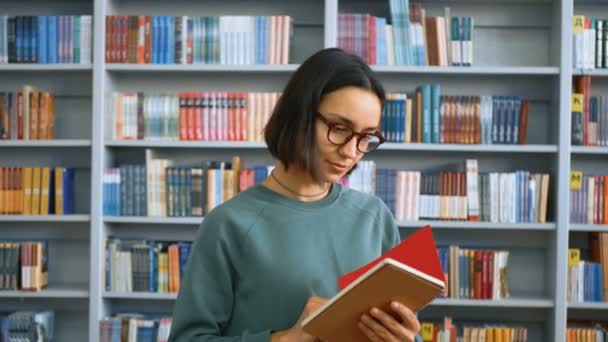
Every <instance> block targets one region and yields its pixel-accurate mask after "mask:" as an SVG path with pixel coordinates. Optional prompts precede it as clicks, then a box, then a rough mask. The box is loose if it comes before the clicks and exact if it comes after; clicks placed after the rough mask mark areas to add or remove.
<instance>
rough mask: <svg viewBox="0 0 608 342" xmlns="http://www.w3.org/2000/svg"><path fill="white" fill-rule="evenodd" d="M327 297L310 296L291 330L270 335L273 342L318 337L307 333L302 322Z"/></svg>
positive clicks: (308, 340)
mask: <svg viewBox="0 0 608 342" xmlns="http://www.w3.org/2000/svg"><path fill="white" fill-rule="evenodd" d="M326 301H327V299H325V298H321V297H316V296H315V297H310V298H308V302H306V305H305V306H304V310H302V314H300V318H299V319H298V321H297V322H296V324H294V325H293V327H291V328H290V329H289V330H284V331H279V332H276V333H273V334H272V335H271V336H270V341H271V342H314V341H316V340H317V339H316V338H315V337H314V336H312V335H309V334H307V333H305V332H304V331H303V330H302V327H301V326H300V324H301V323H302V321H303V320H304V319H306V317H308V316H309V315H310V314H311V313H313V312H315V311H316V310H317V309H318V308H319V307H321V306H322V305H323V304H325V302H326Z"/></svg>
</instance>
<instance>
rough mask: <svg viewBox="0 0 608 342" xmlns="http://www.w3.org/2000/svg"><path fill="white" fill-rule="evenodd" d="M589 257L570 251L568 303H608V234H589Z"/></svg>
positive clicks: (575, 250)
mask: <svg viewBox="0 0 608 342" xmlns="http://www.w3.org/2000/svg"><path fill="white" fill-rule="evenodd" d="M585 251H588V255H586V256H585V258H584V259H586V260H582V259H583V258H582V257H581V255H582V254H581V249H580V248H570V249H569V250H568V301H569V302H570V303H579V302H608V233H602V232H592V233H589V246H588V249H586V250H585Z"/></svg>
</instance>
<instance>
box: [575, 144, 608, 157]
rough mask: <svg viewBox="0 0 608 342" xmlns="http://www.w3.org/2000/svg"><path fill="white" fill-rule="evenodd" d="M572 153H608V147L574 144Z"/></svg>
mask: <svg viewBox="0 0 608 342" xmlns="http://www.w3.org/2000/svg"><path fill="white" fill-rule="evenodd" d="M571 151H572V154H604V155H608V147H602V146H600V147H595V146H589V147H588V146H572V147H571Z"/></svg>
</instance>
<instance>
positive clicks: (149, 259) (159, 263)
mask: <svg viewBox="0 0 608 342" xmlns="http://www.w3.org/2000/svg"><path fill="white" fill-rule="evenodd" d="M191 248H192V243H191V242H183V241H181V242H158V241H149V240H146V241H144V240H124V239H118V238H108V239H107V241H106V247H105V263H106V265H105V284H104V285H105V289H106V291H116V292H155V293H177V292H179V288H180V283H181V279H182V277H183V275H184V268H185V267H186V262H187V261H188V256H189V255H190V250H191Z"/></svg>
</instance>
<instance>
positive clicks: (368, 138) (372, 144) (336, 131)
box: [317, 112, 384, 153]
mask: <svg viewBox="0 0 608 342" xmlns="http://www.w3.org/2000/svg"><path fill="white" fill-rule="evenodd" d="M317 118H319V120H321V122H323V123H324V124H325V125H327V128H328V129H327V140H329V142H330V143H332V144H334V145H340V146H341V145H346V144H348V142H349V141H350V140H351V139H352V138H353V137H354V136H355V135H356V136H357V150H358V151H359V152H361V153H369V152H372V151H374V150H376V149H377V148H378V146H380V145H381V144H382V143H384V137H383V136H382V134H380V133H379V132H374V133H359V132H355V131H354V130H353V129H352V128H351V127H349V126H347V125H345V124H342V123H338V122H331V121H329V120H327V118H325V117H324V116H323V115H322V114H321V113H318V112H317Z"/></svg>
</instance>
